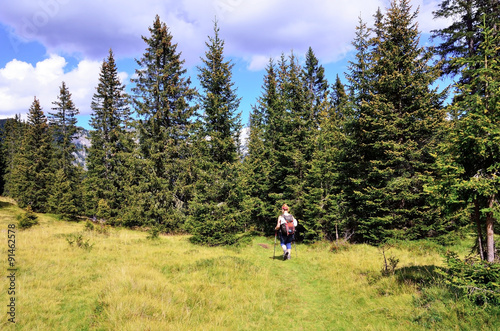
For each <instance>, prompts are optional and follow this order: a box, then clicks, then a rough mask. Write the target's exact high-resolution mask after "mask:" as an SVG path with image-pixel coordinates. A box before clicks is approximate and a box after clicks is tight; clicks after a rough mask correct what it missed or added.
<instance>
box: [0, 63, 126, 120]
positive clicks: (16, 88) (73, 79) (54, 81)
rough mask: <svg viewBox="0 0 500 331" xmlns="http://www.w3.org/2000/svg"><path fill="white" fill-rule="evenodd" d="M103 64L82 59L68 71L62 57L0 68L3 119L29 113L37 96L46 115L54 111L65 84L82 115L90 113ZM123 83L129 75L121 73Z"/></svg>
mask: <svg viewBox="0 0 500 331" xmlns="http://www.w3.org/2000/svg"><path fill="white" fill-rule="evenodd" d="M101 64H102V62H101V61H93V60H82V61H80V62H79V64H78V66H76V67H75V68H73V69H72V70H69V71H67V72H65V67H66V65H67V62H66V60H65V59H64V58H63V57H61V56H59V55H51V56H50V57H49V58H47V59H45V60H43V61H40V62H38V63H36V65H35V66H33V65H32V64H30V63H26V62H22V61H18V60H15V59H14V60H12V61H10V62H8V63H7V64H6V65H5V67H4V68H1V69H0V100H2V102H1V103H0V117H2V118H5V117H12V116H14V115H15V114H25V113H27V111H28V109H29V107H30V106H31V104H32V102H33V98H34V97H35V96H36V97H37V99H39V100H40V104H41V105H42V107H43V110H44V112H45V113H46V114H47V113H48V112H51V111H52V110H51V108H52V106H53V105H52V102H54V101H56V100H57V97H58V96H59V88H60V86H61V83H62V82H63V81H64V82H65V83H66V86H67V87H68V89H69V91H70V93H71V94H72V100H73V102H74V103H75V105H76V107H77V108H79V110H80V113H81V114H82V115H85V114H89V113H90V100H91V99H92V96H93V94H94V91H95V90H94V88H95V87H96V86H97V83H98V79H99V72H100V69H101ZM120 78H121V79H122V81H124V80H125V79H127V74H125V73H120Z"/></svg>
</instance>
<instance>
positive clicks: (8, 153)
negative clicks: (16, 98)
mask: <svg viewBox="0 0 500 331" xmlns="http://www.w3.org/2000/svg"><path fill="white" fill-rule="evenodd" d="M25 127H26V124H25V123H24V122H22V121H21V116H19V115H16V116H15V117H14V118H13V119H7V121H5V124H4V127H3V129H2V136H1V137H2V154H3V157H4V172H3V173H2V175H3V179H4V183H5V186H4V188H3V194H5V195H7V196H12V193H11V192H12V190H13V189H14V187H13V185H14V183H15V181H16V178H15V177H14V175H15V170H16V168H17V164H16V160H17V157H16V154H17V153H18V152H19V151H20V150H21V146H22V142H23V137H24V130H25Z"/></svg>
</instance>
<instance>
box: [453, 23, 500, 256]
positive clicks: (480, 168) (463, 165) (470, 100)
mask: <svg viewBox="0 0 500 331" xmlns="http://www.w3.org/2000/svg"><path fill="white" fill-rule="evenodd" d="M480 28H481V30H482V35H483V36H482V39H483V42H482V43H481V44H480V45H479V47H478V49H477V50H476V52H475V54H474V55H472V56H468V57H465V58H460V59H456V60H455V61H456V62H457V64H456V65H457V66H459V67H462V68H465V69H464V75H465V76H467V77H469V79H468V81H467V82H462V83H461V84H459V85H458V97H457V98H455V100H456V101H455V102H454V103H453V104H452V106H451V107H452V108H453V109H454V113H458V114H461V116H460V117H459V118H458V119H456V120H455V121H454V122H453V126H452V129H451V132H450V134H449V135H448V136H447V143H446V144H445V151H446V152H447V153H449V155H450V160H451V161H452V163H451V164H449V166H451V168H452V169H457V171H456V172H455V175H456V177H457V178H456V179H455V181H453V182H452V185H453V188H454V189H455V190H456V191H459V192H461V193H462V194H461V196H460V198H461V199H462V201H464V202H469V201H472V202H473V203H474V208H473V211H472V215H473V217H472V219H474V220H475V222H476V226H477V227H476V228H477V232H478V237H479V238H478V243H479V244H478V248H479V253H480V254H481V256H482V257H483V258H485V259H486V260H488V261H489V262H493V260H494V259H495V245H494V224H495V222H496V220H497V219H498V194H499V190H500V181H499V176H498V173H499V169H500V128H499V125H498V123H500V92H499V91H500V63H499V61H498V58H499V56H500V34H499V33H498V31H495V30H494V28H492V27H490V26H487V25H486V19H485V21H484V23H483V24H482V25H481V26H480ZM463 207H464V208H466V207H467V205H464V206H463ZM484 231H485V232H486V240H484V238H483V233H484ZM483 243H486V249H484V248H483V247H482V244H483ZM483 251H486V256H484V255H483Z"/></svg>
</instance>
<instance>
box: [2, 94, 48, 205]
mask: <svg viewBox="0 0 500 331" xmlns="http://www.w3.org/2000/svg"><path fill="white" fill-rule="evenodd" d="M51 159H52V136H51V133H50V130H49V125H48V123H47V117H46V116H45V114H44V113H43V111H42V107H41V106H40V102H39V101H38V99H37V98H35V99H34V101H33V104H32V105H31V107H30V109H29V113H28V121H27V126H26V130H25V132H24V137H23V139H22V144H21V146H20V149H19V151H18V153H16V155H15V159H14V161H13V162H14V164H15V165H16V167H15V168H14V169H12V172H11V179H12V182H11V186H10V187H11V191H10V194H11V196H12V197H13V198H14V199H15V200H16V201H17V202H18V204H19V206H20V207H21V208H25V207H27V206H31V208H32V209H33V211H35V212H47V211H48V206H47V198H48V196H49V192H50V190H51V183H52V179H53V169H52V168H51V162H50V161H51Z"/></svg>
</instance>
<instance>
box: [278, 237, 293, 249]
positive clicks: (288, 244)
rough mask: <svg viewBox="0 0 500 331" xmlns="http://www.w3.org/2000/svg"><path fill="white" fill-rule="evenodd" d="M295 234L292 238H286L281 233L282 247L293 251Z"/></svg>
mask: <svg viewBox="0 0 500 331" xmlns="http://www.w3.org/2000/svg"><path fill="white" fill-rule="evenodd" d="M293 239H294V238H293V234H292V235H291V236H284V235H283V234H281V233H280V242H281V246H286V248H287V249H292V241H293Z"/></svg>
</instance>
